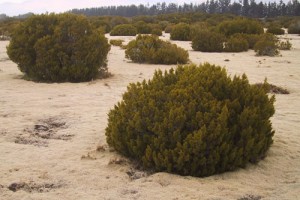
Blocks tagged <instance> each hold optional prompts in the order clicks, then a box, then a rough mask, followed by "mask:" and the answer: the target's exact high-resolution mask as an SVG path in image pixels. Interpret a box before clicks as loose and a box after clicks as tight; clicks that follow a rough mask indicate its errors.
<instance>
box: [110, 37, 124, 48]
mask: <svg viewBox="0 0 300 200" xmlns="http://www.w3.org/2000/svg"><path fill="white" fill-rule="evenodd" d="M123 42H124V40H113V39H112V40H110V41H109V43H110V44H111V45H113V46H119V47H122V44H123Z"/></svg>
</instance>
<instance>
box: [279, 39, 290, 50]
mask: <svg viewBox="0 0 300 200" xmlns="http://www.w3.org/2000/svg"><path fill="white" fill-rule="evenodd" d="M278 48H279V50H291V48H292V44H291V43H290V41H289V40H286V41H279V42H278Z"/></svg>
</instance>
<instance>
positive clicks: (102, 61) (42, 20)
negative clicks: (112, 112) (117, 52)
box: [7, 14, 110, 82]
mask: <svg viewBox="0 0 300 200" xmlns="http://www.w3.org/2000/svg"><path fill="white" fill-rule="evenodd" d="M109 50H110V45H109V44H108V42H107V39H106V38H105V37H104V34H103V33H100V32H98V31H97V30H96V29H95V28H93V26H91V24H90V23H89V21H88V19H87V18H86V17H83V16H78V15H73V14H61V15H55V14H50V15H34V16H32V17H30V18H28V19H27V20H26V21H25V22H23V23H22V24H21V25H20V26H19V27H17V28H16V29H15V30H14V32H13V34H12V39H11V42H10V44H9V46H8V47H7V54H8V56H9V57H10V59H11V60H12V61H13V62H15V63H17V64H18V67H19V69H20V70H21V71H22V72H23V73H24V74H25V76H27V78H29V79H31V80H34V81H43V82H65V81H69V82H81V81H89V80H92V79H94V78H97V77H99V76H103V75H105V73H106V72H107V67H106V58H107V54H108V52H109Z"/></svg>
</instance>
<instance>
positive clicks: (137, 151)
mask: <svg viewBox="0 0 300 200" xmlns="http://www.w3.org/2000/svg"><path fill="white" fill-rule="evenodd" d="M267 90H268V88H267V83H265V84H264V85H263V87H262V86H256V85H250V84H249V82H248V79H247V77H246V76H245V75H243V76H242V77H236V76H235V77H234V78H233V79H231V78H230V76H228V75H227V74H226V70H225V69H222V68H221V67H216V66H214V65H210V64H208V63H206V64H203V65H200V66H199V67H196V66H194V65H190V66H179V67H178V68H177V69H176V70H174V69H171V70H170V71H169V72H167V71H166V72H165V73H163V72H161V71H156V72H155V74H154V77H153V78H152V80H149V81H143V82H142V83H139V82H138V83H136V84H130V85H129V87H128V90H127V92H126V93H125V94H124V95H123V100H122V101H121V102H119V103H118V104H117V105H115V107H114V109H112V110H111V111H110V112H109V114H108V126H107V128H106V136H107V143H108V144H109V146H111V147H113V148H114V149H115V150H117V151H118V152H119V153H121V154H123V155H125V156H128V157H130V158H132V159H134V160H137V161H138V162H140V163H141V164H142V166H144V167H145V168H149V169H152V170H155V171H167V172H172V173H178V174H181V175H192V176H209V175H212V174H216V173H222V172H225V171H231V170H234V169H236V168H238V167H244V166H245V165H246V164H247V163H248V162H251V163H255V162H258V161H259V160H261V159H262V158H264V157H265V156H266V152H267V150H268V148H269V147H270V145H271V144H272V137H273V134H274V131H273V130H272V126H271V121H270V117H271V116H272V115H273V114H274V106H273V103H274V96H272V97H270V98H269V97H268V95H267V94H266V93H267Z"/></svg>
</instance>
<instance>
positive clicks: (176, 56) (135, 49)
mask: <svg viewBox="0 0 300 200" xmlns="http://www.w3.org/2000/svg"><path fill="white" fill-rule="evenodd" d="M125 55H126V58H129V59H131V60H132V61H133V62H137V63H152V64H184V63H187V61H188V57H189V55H188V52H187V51H186V50H184V49H182V48H180V47H177V46H176V45H175V44H171V43H170V42H165V41H163V40H160V39H159V38H158V37H157V36H154V35H151V36H149V35H144V36H142V35H139V36H137V38H136V40H133V41H131V42H129V43H128V45H127V48H126V51H125Z"/></svg>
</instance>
